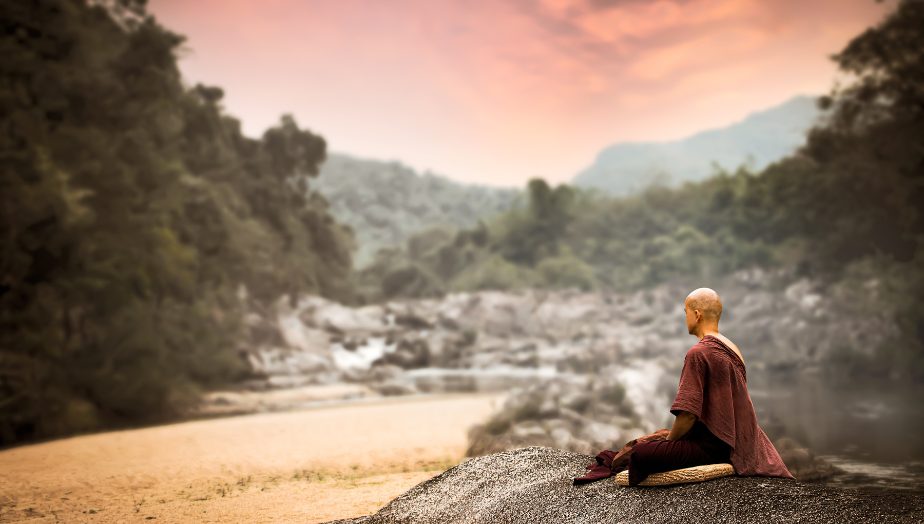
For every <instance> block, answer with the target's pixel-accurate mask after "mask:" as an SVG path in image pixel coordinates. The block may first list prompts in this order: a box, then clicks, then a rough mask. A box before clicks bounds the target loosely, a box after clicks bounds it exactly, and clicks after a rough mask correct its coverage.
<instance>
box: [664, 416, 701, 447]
mask: <svg viewBox="0 0 924 524" xmlns="http://www.w3.org/2000/svg"><path fill="white" fill-rule="evenodd" d="M694 422H696V415H694V414H693V413H690V412H688V411H681V412H680V414H678V415H677V418H675V419H674V425H673V427H671V432H670V434H669V435H668V436H667V440H677V439H679V438H680V437H682V436H684V435H686V434H687V431H690V428H692V427H693V423H694Z"/></svg>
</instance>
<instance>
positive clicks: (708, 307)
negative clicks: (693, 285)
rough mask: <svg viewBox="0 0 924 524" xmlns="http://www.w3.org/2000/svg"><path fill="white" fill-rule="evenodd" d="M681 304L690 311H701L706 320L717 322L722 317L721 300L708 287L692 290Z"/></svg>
mask: <svg viewBox="0 0 924 524" xmlns="http://www.w3.org/2000/svg"><path fill="white" fill-rule="evenodd" d="M683 303H684V305H685V306H686V307H688V308H690V309H698V310H700V311H702V313H703V318H705V319H706V320H709V321H713V322H718V321H719V319H720V318H721V317H722V299H721V298H719V294H718V293H716V292H715V290H713V289H709V288H708V287H701V288H699V289H694V290H693V291H692V292H691V293H690V294H689V295H687V299H686V300H684V301H683Z"/></svg>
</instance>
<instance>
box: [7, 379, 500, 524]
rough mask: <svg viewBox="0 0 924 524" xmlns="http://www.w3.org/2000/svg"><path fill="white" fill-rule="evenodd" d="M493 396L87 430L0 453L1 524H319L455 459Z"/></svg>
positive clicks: (496, 402)
mask: <svg viewBox="0 0 924 524" xmlns="http://www.w3.org/2000/svg"><path fill="white" fill-rule="evenodd" d="M501 402H502V398H501V397H500V396H498V395H465V396H461V395H444V396H436V397H407V398H393V399H387V400H383V401H368V402H358V403H351V404H345V405H339V406H328V407H322V408H315V409H310V410H305V411H299V412H290V413H268V414H257V415H245V416H238V417H229V418H221V419H210V420H199V421H192V422H184V423H179V424H170V425H165V426H157V427H151V428H144V429H136V430H127V431H113V432H107V433H97V434H93V435H85V436H79V437H73V438H67V439H61V440H56V441H52V442H47V443H42V444H36V445H30V446H22V447H18V448H13V449H8V450H5V451H2V452H0V522H142V521H143V522H302V523H312V522H324V521H328V520H333V519H337V518H347V517H353V516H359V515H366V514H369V513H373V512H375V511H376V510H377V509H378V508H380V507H382V506H383V505H384V504H385V503H387V502H388V501H389V500H391V499H392V498H394V497H396V496H397V495H399V494H401V493H403V492H404V491H406V490H408V489H409V488H411V487H412V486H414V485H416V484H418V483H419V482H422V481H424V480H426V479H428V478H431V477H433V476H434V475H436V474H438V473H440V472H442V471H443V470H445V469H447V468H449V467H450V466H453V465H455V464H457V463H458V462H459V461H460V460H462V458H463V454H464V451H465V446H466V432H467V430H468V428H469V427H470V426H471V425H473V424H475V423H478V422H481V421H483V420H485V419H486V418H487V417H488V416H489V415H490V414H491V413H492V412H493V411H494V410H496V409H498V408H499V407H500V404H501Z"/></svg>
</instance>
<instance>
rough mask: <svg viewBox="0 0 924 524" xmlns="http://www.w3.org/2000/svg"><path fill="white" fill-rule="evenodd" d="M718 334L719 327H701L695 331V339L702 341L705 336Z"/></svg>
mask: <svg viewBox="0 0 924 524" xmlns="http://www.w3.org/2000/svg"><path fill="white" fill-rule="evenodd" d="M718 334H719V326H703V327H701V328H699V329H697V330H696V333H695V335H696V338H698V339H700V340H702V339H703V337H705V336H706V335H712V336H716V335H718Z"/></svg>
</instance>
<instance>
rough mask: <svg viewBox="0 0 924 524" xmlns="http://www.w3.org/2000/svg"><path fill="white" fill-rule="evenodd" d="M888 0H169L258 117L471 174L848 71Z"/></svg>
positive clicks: (639, 132)
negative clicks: (850, 57) (844, 52)
mask: <svg viewBox="0 0 924 524" xmlns="http://www.w3.org/2000/svg"><path fill="white" fill-rule="evenodd" d="M890 7H891V6H890V5H889V4H886V5H885V6H883V5H878V4H875V3H874V2H872V1H871V0H817V1H815V2H797V0H674V1H670V0H621V1H620V0H616V1H613V0H610V1H605V0H542V1H541V2H536V1H534V0H506V1H482V2H472V3H456V2H432V1H429V0H395V1H393V2H378V1H359V0H317V1H313V2H302V1H300V0H268V1H265V2H252V1H246V0H197V1H196V2H188V1H184V0H152V1H151V4H150V10H151V11H152V12H153V13H154V14H155V15H156V16H157V17H158V19H159V20H161V21H162V22H163V23H164V24H165V25H166V26H168V27H170V28H172V29H175V30H176V31H178V32H180V33H182V34H186V35H187V36H188V37H189V40H188V43H187V48H188V50H189V52H188V53H187V55H186V57H185V58H184V59H183V61H182V67H183V71H184V74H185V75H186V77H187V79H188V81H189V82H194V81H201V82H205V83H208V84H213V85H219V86H221V87H223V88H225V91H226V94H227V95H226V100H225V104H226V106H227V108H228V110H229V112H231V113H233V114H235V115H237V116H239V117H240V118H241V119H242V121H243V124H244V128H245V130H247V131H248V132H249V133H251V134H257V133H260V132H261V131H262V129H264V128H265V127H266V126H268V125H270V124H272V123H273V122H275V121H276V119H277V118H278V116H279V114H281V113H283V112H292V113H294V114H295V115H296V117H297V118H298V119H299V121H300V122H301V123H302V124H303V125H306V126H308V127H310V128H312V129H313V130H315V131H318V132H320V133H321V134H323V135H324V136H325V137H326V138H327V139H328V142H329V144H330V146H331V149H332V150H334V151H345V152H350V153H353V154H357V155H365V156H372V157H381V158H398V159H401V160H402V161H404V162H406V163H408V164H410V165H413V166H415V167H418V168H424V167H428V168H431V169H434V170H436V171H438V172H442V173H445V174H448V175H450V176H453V177H455V178H459V179H466V180H470V181H478V182H485V183H497V184H513V185H522V183H523V182H525V180H526V178H528V177H529V176H535V175H543V176H546V177H547V178H549V179H551V180H566V179H568V178H570V177H571V176H573V175H574V173H575V172H577V171H578V170H579V169H580V168H581V167H583V166H584V165H586V164H587V163H588V162H589V161H590V160H591V159H592V158H593V157H594V155H595V154H596V153H597V150H598V149H599V148H600V147H602V146H603V145H606V144H608V143H611V142H614V141H617V140H624V139H653V138H672V137H677V136H681V135H683V134H685V133H692V132H695V131H698V130H701V129H703V128H706V127H711V126H717V125H723V124H727V123H729V122H731V121H734V120H738V119H740V118H741V117H743V116H744V115H745V114H747V113H749V112H751V111H754V110H759V109H763V108H765V107H768V106H770V105H773V104H776V103H779V102H782V101H783V100H785V99H787V98H789V97H790V96H792V95H795V94H802V93H806V92H817V93H821V92H824V91H826V90H827V88H828V87H829V86H830V84H831V82H832V81H833V78H834V71H835V70H834V66H833V64H832V63H831V62H830V61H829V60H828V59H827V56H828V55H830V54H831V53H833V52H836V51H838V50H839V49H840V48H841V47H843V45H844V44H846V42H847V40H848V39H849V38H850V37H851V36H853V35H855V34H857V33H859V32H860V31H861V30H862V29H864V28H865V27H866V26H868V25H870V24H872V23H874V22H875V21H877V20H878V18H879V17H880V16H881V14H882V13H883V12H884V11H886V10H887V9H888V8H890Z"/></svg>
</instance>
